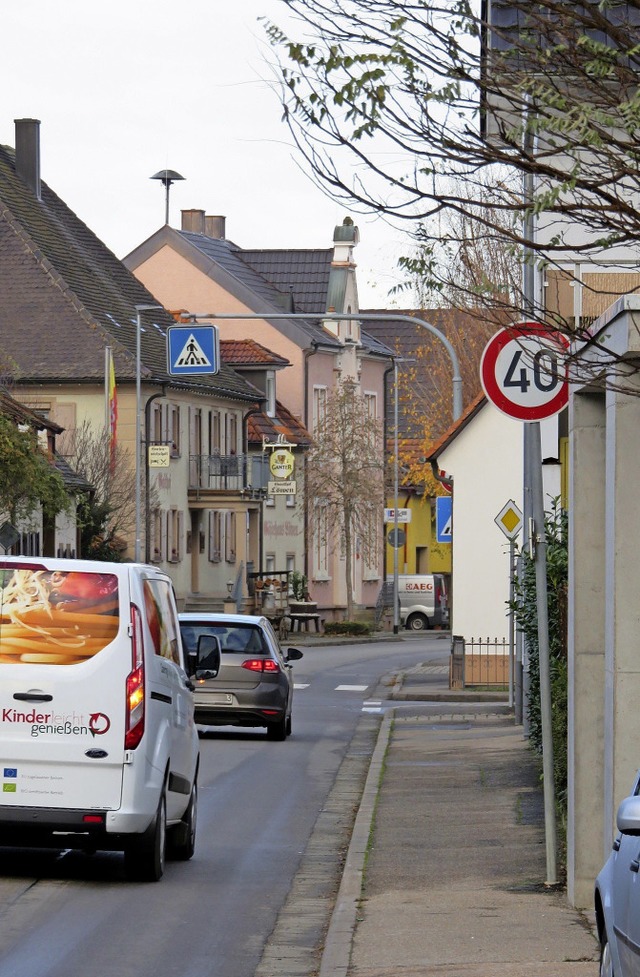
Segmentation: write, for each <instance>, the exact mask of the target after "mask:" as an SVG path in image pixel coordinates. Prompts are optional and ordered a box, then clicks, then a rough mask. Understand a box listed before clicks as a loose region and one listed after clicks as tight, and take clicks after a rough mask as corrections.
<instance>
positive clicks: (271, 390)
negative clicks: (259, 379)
mask: <svg viewBox="0 0 640 977" xmlns="http://www.w3.org/2000/svg"><path fill="white" fill-rule="evenodd" d="M265 388H266V389H265V393H266V395H267V416H268V417H275V416H276V375H275V372H273V371H272V370H269V371H268V372H267V376H266V383H265Z"/></svg>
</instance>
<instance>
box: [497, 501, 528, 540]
mask: <svg viewBox="0 0 640 977" xmlns="http://www.w3.org/2000/svg"><path fill="white" fill-rule="evenodd" d="M494 522H495V524H496V526H498V527H499V528H500V529H501V530H502V532H503V533H504V534H505V536H506V537H507V539H515V538H516V536H517V535H518V533H519V532H520V528H521V526H522V513H521V512H520V509H519V508H518V506H517V505H516V504H515V502H514V501H513V499H510V500H509V501H508V502H507V504H506V505H504V506H503V507H502V509H501V510H500V512H499V513H498V515H497V516H496V518H495V520H494Z"/></svg>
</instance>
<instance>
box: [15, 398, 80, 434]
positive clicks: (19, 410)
mask: <svg viewBox="0 0 640 977" xmlns="http://www.w3.org/2000/svg"><path fill="white" fill-rule="evenodd" d="M0 414H4V415H5V417H10V418H11V420H12V421H15V423H16V424H28V425H29V427H31V428H32V429H33V430H34V431H49V432H50V433H51V434H62V432H63V431H64V428H63V427H60V425H59V424H56V423H55V421H50V420H49V419H48V418H46V417H43V416H42V414H38V413H37V412H36V411H33V410H31V408H30V407H25V405H24V404H21V403H20V402H19V401H17V400H15V398H14V397H12V396H11V394H10V393H8V392H7V391H6V390H0Z"/></svg>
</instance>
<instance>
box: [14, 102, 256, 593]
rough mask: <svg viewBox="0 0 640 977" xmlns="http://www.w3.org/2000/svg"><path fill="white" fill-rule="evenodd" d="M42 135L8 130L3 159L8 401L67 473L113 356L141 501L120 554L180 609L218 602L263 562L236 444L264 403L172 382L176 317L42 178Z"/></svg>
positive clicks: (210, 378) (234, 378)
mask: <svg viewBox="0 0 640 977" xmlns="http://www.w3.org/2000/svg"><path fill="white" fill-rule="evenodd" d="M39 126H40V124H39V122H38V121H37V120H33V119H21V120H18V121H17V122H16V147H15V151H14V150H13V149H11V148H8V147H0V350H1V351H2V354H3V357H4V362H9V363H11V364H12V376H13V378H14V393H15V395H16V396H17V397H18V398H19V399H20V400H21V401H22V402H23V403H25V404H26V405H28V406H29V407H30V408H32V409H33V410H35V411H37V412H38V413H39V414H42V415H43V416H45V417H46V418H48V419H49V420H51V421H52V422H55V423H57V424H58V425H60V426H61V427H63V428H64V429H65V434H64V436H63V439H61V448H62V447H63V445H62V441H64V447H63V451H64V454H65V458H66V459H67V461H71V462H72V461H73V457H74V450H75V448H74V432H75V431H77V430H78V429H79V428H80V427H81V426H82V425H83V423H85V422H86V423H88V424H89V425H90V426H91V428H92V429H93V430H94V431H95V432H96V433H97V434H98V436H106V435H107V431H108V425H107V424H106V422H105V417H106V407H107V396H106V388H107V383H106V380H107V379H108V378H107V377H106V376H105V374H106V373H107V371H106V369H105V363H106V362H107V358H106V356H105V353H106V350H110V351H111V355H112V357H113V363H114V368H115V381H116V390H117V400H118V417H117V440H118V445H119V447H120V449H121V452H122V454H121V459H122V464H123V465H126V466H128V467H130V468H131V470H132V472H133V471H135V475H136V489H138V488H139V489H140V492H139V493H138V492H136V496H138V494H139V495H140V499H139V505H137V506H136V510H137V511H136V520H135V526H134V525H132V526H131V527H130V532H129V535H128V539H127V545H128V551H127V555H128V557H130V558H131V557H135V556H139V557H140V558H141V559H143V560H144V559H147V560H150V561H152V562H154V563H157V564H159V565H161V566H163V567H164V568H166V569H167V570H168V571H169V572H170V574H171V576H172V578H173V581H174V584H175V587H176V591H177V594H178V598H179V600H180V601H181V602H182V603H185V602H187V601H188V600H190V599H191V598H193V597H194V595H196V596H197V595H204V596H206V597H207V598H208V599H210V598H211V597H212V596H214V597H217V598H219V600H220V601H222V600H223V598H225V597H226V596H227V581H228V580H229V579H231V580H232V581H233V584H234V588H235V589H236V592H241V591H242V590H243V588H244V580H245V575H246V567H247V565H248V564H250V563H252V564H254V565H257V563H258V561H259V559H260V527H261V518H262V493H261V492H260V491H258V490H254V488H253V486H252V479H251V472H250V471H248V469H247V452H246V435H247V424H248V415H250V414H251V413H252V412H253V411H254V410H257V409H259V402H260V400H261V399H262V393H261V391H260V390H258V389H257V388H256V387H254V386H253V385H252V384H251V383H250V382H249V381H248V380H246V379H244V378H243V377H241V376H240V375H239V374H238V373H236V372H235V371H234V370H233V369H232V368H231V367H229V366H227V365H226V364H225V363H224V362H222V363H221V364H220V366H219V370H218V372H217V373H216V374H213V375H200V376H180V377H176V376H173V375H171V373H170V372H169V370H168V365H167V352H166V345H167V330H168V328H169V327H170V326H172V325H174V324H175V319H174V317H173V316H172V315H171V314H170V313H169V312H168V311H166V309H165V308H163V307H162V305H161V303H159V301H158V299H157V298H156V297H155V296H154V295H153V294H151V293H150V292H149V291H148V290H147V289H146V288H145V287H144V285H143V284H141V282H140V281H139V280H138V279H137V278H136V277H135V276H134V275H133V274H132V273H131V272H130V271H129V270H128V269H127V268H126V267H125V265H124V264H123V263H122V262H121V261H119V260H118V259H117V258H116V257H115V255H113V254H112V253H111V252H110V251H109V249H108V248H107V247H106V246H105V245H104V244H103V243H102V241H100V240H99V239H98V238H97V237H96V236H95V234H93V233H92V231H91V230H90V229H89V228H88V227H87V226H86V225H85V224H83V222H82V221H81V220H80V219H79V218H78V217H77V216H76V214H74V213H73V212H72V211H71V210H70V209H69V208H68V207H67V206H66V204H65V203H64V202H63V201H62V200H61V199H60V198H59V197H58V196H57V195H56V194H55V193H54V192H53V191H52V190H51V189H50V188H49V187H48V186H47V184H46V183H45V182H44V181H43V180H42V179H41V173H40V142H39ZM159 446H162V448H163V449H168V451H160V452H158V451H157V450H154V453H153V455H152V456H150V454H149V449H151V448H153V449H157V448H158V447H159ZM138 449H140V450H138ZM136 458H138V459H139V461H138V462H137V463H136ZM158 458H160V465H161V466H160V467H155V465H156V464H157V462H158ZM136 502H138V498H136ZM79 555H82V554H79Z"/></svg>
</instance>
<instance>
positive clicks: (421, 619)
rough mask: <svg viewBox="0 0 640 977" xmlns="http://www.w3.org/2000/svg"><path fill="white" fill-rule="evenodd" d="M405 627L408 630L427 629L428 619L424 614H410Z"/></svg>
mask: <svg viewBox="0 0 640 977" xmlns="http://www.w3.org/2000/svg"><path fill="white" fill-rule="evenodd" d="M407 627H408V628H409V630H410V631H428V630H429V621H428V620H427V618H426V617H425V616H424V614H412V615H411V617H410V618H409V620H408V621H407Z"/></svg>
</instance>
